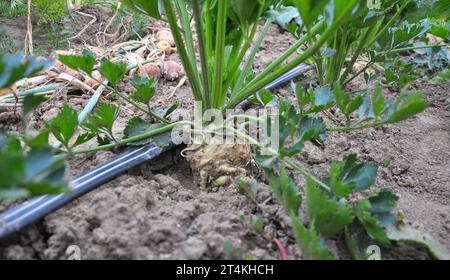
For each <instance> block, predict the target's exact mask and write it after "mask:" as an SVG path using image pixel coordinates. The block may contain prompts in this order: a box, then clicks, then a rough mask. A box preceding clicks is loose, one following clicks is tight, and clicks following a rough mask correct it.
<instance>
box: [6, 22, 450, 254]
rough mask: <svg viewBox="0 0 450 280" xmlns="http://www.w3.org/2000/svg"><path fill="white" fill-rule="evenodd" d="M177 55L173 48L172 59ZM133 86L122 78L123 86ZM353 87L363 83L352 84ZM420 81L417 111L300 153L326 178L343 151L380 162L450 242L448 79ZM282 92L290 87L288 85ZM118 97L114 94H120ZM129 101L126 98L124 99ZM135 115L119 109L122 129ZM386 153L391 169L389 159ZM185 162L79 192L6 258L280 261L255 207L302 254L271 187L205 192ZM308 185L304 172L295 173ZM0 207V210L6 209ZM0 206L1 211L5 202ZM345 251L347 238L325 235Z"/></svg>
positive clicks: (271, 41)
mask: <svg viewBox="0 0 450 280" xmlns="http://www.w3.org/2000/svg"><path fill="white" fill-rule="evenodd" d="M292 40H293V39H292V38H291V37H290V36H289V35H287V34H280V32H279V30H278V28H276V27H273V28H272V29H271V31H270V32H269V34H268V37H267V40H266V42H265V43H264V45H263V47H262V49H263V50H262V53H261V54H260V55H258V56H257V59H258V62H257V63H256V64H255V67H256V68H258V67H260V66H261V65H262V64H264V63H267V62H270V61H271V60H273V59H275V58H276V57H278V56H279V54H280V53H281V52H282V51H283V50H284V49H286V48H287V47H288V46H289V44H290V43H291V42H292ZM171 58H172V59H177V58H176V55H173V56H172V57H171ZM176 84H177V82H164V83H160V85H159V94H158V95H157V97H156V98H155V100H154V104H153V105H154V106H155V107H157V108H161V109H162V108H166V107H167V106H169V105H170V104H171V103H172V102H173V101H175V100H177V101H179V102H180V103H181V104H182V106H183V108H184V109H190V108H192V106H193V104H192V98H191V95H190V90H189V86H188V85H184V86H183V87H181V88H180V89H179V90H178V91H177V92H176V93H175V95H174V96H173V98H172V99H168V96H169V95H170V93H171V92H172V91H173V88H174V87H175V86H176ZM127 87H128V90H129V85H128V84H127V83H124V84H123V85H122V88H123V89H124V91H127ZM353 87H359V85H358V83H355V84H354V85H353ZM416 87H417V88H418V89H420V90H423V91H424V92H425V93H426V94H427V95H428V97H429V99H430V102H431V106H430V108H428V109H427V110H426V111H425V112H423V113H422V114H420V115H419V116H417V117H415V118H412V119H410V120H408V121H406V122H403V123H401V124H396V125H392V126H389V127H383V128H379V129H373V130H364V131H360V132H355V133H339V134H333V135H329V138H328V140H327V142H326V145H325V146H324V147H317V146H315V145H307V146H306V148H305V150H304V151H303V152H302V153H301V154H300V155H299V156H298V157H297V158H296V160H297V161H298V162H299V163H301V164H302V165H303V166H304V167H306V168H308V169H310V170H311V171H312V173H313V174H315V175H318V176H325V175H326V173H327V171H328V169H329V164H330V162H331V161H333V160H340V159H342V157H343V156H344V155H347V154H349V153H351V152H356V153H357V154H358V156H359V157H360V158H361V159H363V160H367V161H370V162H374V163H377V164H378V165H379V166H380V172H379V177H378V180H377V182H376V188H378V187H391V188H392V189H393V190H394V191H395V193H396V194H398V195H399V196H400V197H401V198H400V203H399V207H398V210H399V211H402V212H403V213H404V215H405V219H406V220H407V221H408V222H410V223H412V224H413V225H414V226H415V227H417V228H419V229H420V230H422V231H424V232H427V233H429V234H431V235H432V236H433V237H434V238H436V239H437V240H439V241H440V242H441V243H443V244H444V245H445V246H446V247H447V248H448V249H449V250H450V241H449V238H448V237H449V233H450V216H449V213H450V206H449V203H448V202H449V199H450V183H449V182H450V172H449V170H450V161H449V159H450V149H449V147H450V126H449V120H450V112H449V111H448V110H446V109H445V107H446V106H447V105H448V104H446V103H445V102H448V101H447V100H448V98H449V93H448V85H447V86H438V85H430V84H428V82H427V81H426V80H421V81H417V83H416ZM278 93H279V94H280V95H281V94H287V91H286V89H281V90H278ZM88 98H89V96H87V95H81V96H67V95H66V94H64V92H60V93H58V94H55V95H54V96H53V97H52V98H51V99H50V100H49V101H48V102H47V104H44V105H43V106H42V107H41V108H40V109H39V110H38V111H37V112H35V114H34V116H33V117H32V121H31V124H32V126H33V127H35V128H38V127H40V126H42V124H43V123H44V122H45V121H48V120H49V119H51V118H52V117H53V116H55V115H56V114H57V113H58V110H59V109H58V108H60V107H61V106H62V104H63V103H64V102H66V101H67V102H69V103H70V105H72V106H73V107H74V108H75V109H76V110H81V109H82V108H83V106H84V105H85V104H86V103H87V100H88ZM114 102H117V101H114ZM122 105H124V104H122ZM129 117H130V116H129V115H128V114H126V113H125V112H124V111H123V112H122V114H121V116H120V118H119V121H118V125H117V127H116V128H115V129H116V131H117V132H120V131H122V129H123V127H124V126H125V123H126V120H127V119H128V118H129ZM19 121H20V120H19V119H18V118H15V117H14V115H13V114H12V113H2V114H0V127H6V128H8V129H10V130H16V129H17V127H18V125H19ZM116 153H118V152H117V151H115V152H99V153H97V154H95V155H85V156H78V157H76V158H74V159H72V160H71V161H70V166H71V169H70V172H69V174H68V176H69V177H71V178H73V177H74V176H77V175H79V174H82V173H83V172H85V171H87V170H89V169H91V168H93V167H95V166H97V165H99V164H101V163H104V162H105V161H107V160H108V159H110V158H112V157H113V156H114V155H115V154H116ZM384 160H390V161H391V164H390V165H389V166H388V167H383V161H384ZM193 177H194V176H193V174H192V172H191V169H190V167H189V164H188V163H187V162H186V160H185V159H184V158H182V157H181V156H180V151H179V150H177V151H173V152H168V153H165V154H164V155H163V156H162V157H160V158H158V159H156V160H155V161H153V162H149V163H147V164H144V165H142V166H140V167H138V168H135V169H133V170H130V171H129V172H128V174H126V175H123V176H121V177H119V178H117V179H115V180H113V181H112V182H110V183H108V184H105V185H104V186H102V187H101V188H99V189H97V190H95V191H93V192H92V193H90V194H88V195H86V196H84V197H82V198H80V199H78V200H77V201H75V202H73V203H71V204H69V205H67V206H66V207H64V208H62V209H60V210H58V211H57V212H55V213H53V214H51V215H49V216H48V217H46V218H45V219H43V220H42V221H40V222H38V223H37V224H35V225H33V226H31V227H30V228H28V229H27V230H25V231H23V232H21V233H19V234H16V235H14V236H12V237H11V238H9V239H8V240H5V241H3V242H2V245H0V259H67V258H68V255H67V254H66V249H67V248H68V247H69V246H71V245H77V246H79V247H80V249H81V257H82V259H223V258H232V257H236V255H235V254H233V255H230V254H228V253H227V252H226V251H225V250H224V244H225V243H226V242H227V241H230V242H232V244H233V245H234V246H235V248H239V251H240V254H237V256H238V257H242V256H252V257H253V258H255V259H279V258H280V253H279V251H278V249H277V247H276V245H275V244H274V243H273V242H270V241H267V240H266V239H263V238H262V237H261V236H256V235H254V234H252V233H251V232H250V231H249V230H248V227H247V226H245V222H244V223H243V222H242V218H244V220H245V219H248V217H249V216H251V215H257V216H262V217H264V218H265V219H267V221H268V223H267V224H266V226H265V228H264V230H265V232H267V233H269V234H271V235H272V236H275V237H276V238H278V239H279V240H280V241H281V242H282V243H283V244H284V245H285V246H286V248H287V252H288V254H289V257H290V258H291V259H300V258H301V253H300V251H299V249H298V248H297V246H296V244H295V240H294V238H293V236H292V233H291V231H290V229H289V228H290V222H289V219H288V218H287V217H286V215H284V214H283V211H282V209H281V207H280V206H279V204H278V203H277V202H276V200H275V199H274V197H273V194H272V191H271V188H270V186H268V185H266V184H264V183H262V182H260V183H258V186H257V190H258V192H257V197H256V201H257V202H258V203H260V205H259V207H256V205H255V203H254V202H253V201H251V200H249V199H247V198H246V197H245V196H243V195H241V194H239V193H237V192H236V190H235V188H234V187H232V186H229V187H221V188H217V187H216V188H211V189H208V190H200V189H199V188H198V186H197V185H196V184H194V179H193ZM296 179H297V180H298V182H299V186H300V187H301V189H302V190H303V186H304V184H303V178H301V177H298V178H296ZM5 206H6V205H5V204H3V206H1V205H0V211H3V209H4V208H5ZM2 208H3V209H2ZM328 243H329V245H330V247H331V248H332V250H333V251H335V252H336V253H337V254H338V255H339V257H341V258H348V257H349V256H348V253H346V252H345V251H343V250H341V248H342V247H343V241H342V238H341V237H336V238H335V239H334V240H331V241H329V242H328ZM383 256H384V257H385V258H400V259H409V258H412V259H414V258H418V259H422V258H428V257H427V256H426V255H424V253H423V251H421V250H419V249H417V248H413V247H411V246H405V245H402V246H401V247H399V248H398V249H397V250H394V252H382V257H383Z"/></svg>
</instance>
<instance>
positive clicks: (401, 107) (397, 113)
mask: <svg viewBox="0 0 450 280" xmlns="http://www.w3.org/2000/svg"><path fill="white" fill-rule="evenodd" d="M427 106H428V104H427V102H426V101H425V98H424V96H423V94H422V93H421V92H417V91H415V92H411V93H409V94H406V93H403V94H401V95H400V97H399V98H398V99H397V100H396V102H395V103H394V105H393V106H392V107H391V109H392V110H393V113H392V114H389V117H388V119H387V122H389V123H395V122H401V121H404V120H406V119H408V118H410V117H412V116H414V115H416V114H418V113H420V112H422V111H423V110H425V108H427Z"/></svg>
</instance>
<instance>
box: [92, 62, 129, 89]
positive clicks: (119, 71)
mask: <svg viewBox="0 0 450 280" xmlns="http://www.w3.org/2000/svg"><path fill="white" fill-rule="evenodd" d="M98 71H99V72H100V73H101V74H102V75H103V77H105V78H106V79H107V80H108V81H109V82H110V83H111V84H112V86H114V87H115V86H117V84H118V83H119V82H120V81H121V80H122V79H123V77H124V76H125V74H126V73H127V64H126V63H123V62H119V63H114V62H111V61H109V60H107V59H106V60H103V62H102V64H101V65H100V68H99V69H98Z"/></svg>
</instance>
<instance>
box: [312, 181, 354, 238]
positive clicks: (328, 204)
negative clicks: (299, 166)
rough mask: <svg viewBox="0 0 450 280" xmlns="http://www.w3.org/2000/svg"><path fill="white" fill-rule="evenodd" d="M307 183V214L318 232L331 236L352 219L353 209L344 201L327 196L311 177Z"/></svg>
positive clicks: (324, 235)
mask: <svg viewBox="0 0 450 280" xmlns="http://www.w3.org/2000/svg"><path fill="white" fill-rule="evenodd" d="M307 184H308V188H307V193H306V209H307V214H308V218H309V221H310V223H311V224H313V225H314V228H315V229H316V231H317V232H318V233H320V234H321V235H322V236H323V237H325V238H327V237H331V236H333V235H334V234H336V233H338V232H339V231H341V230H342V229H343V228H344V227H345V226H346V225H347V224H349V223H351V222H352V221H353V219H354V215H353V211H352V209H351V208H350V207H349V206H348V205H347V204H346V203H341V202H339V201H337V200H336V199H335V198H332V197H329V196H328V195H327V194H326V193H324V192H323V191H322V190H320V189H319V188H318V187H317V185H316V184H315V183H314V182H313V181H312V180H311V179H308V182H307Z"/></svg>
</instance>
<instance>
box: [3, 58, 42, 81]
mask: <svg viewBox="0 0 450 280" xmlns="http://www.w3.org/2000/svg"><path fill="white" fill-rule="evenodd" d="M48 66H49V61H46V60H36V59H35V58H33V57H30V58H28V59H24V57H23V56H22V55H21V54H14V55H5V56H0V89H2V88H7V87H10V86H12V85H13V84H14V83H15V82H17V81H18V80H20V79H23V78H25V77H30V76H32V75H34V74H36V73H39V72H40V71H42V70H44V69H45V68H46V67H48Z"/></svg>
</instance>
